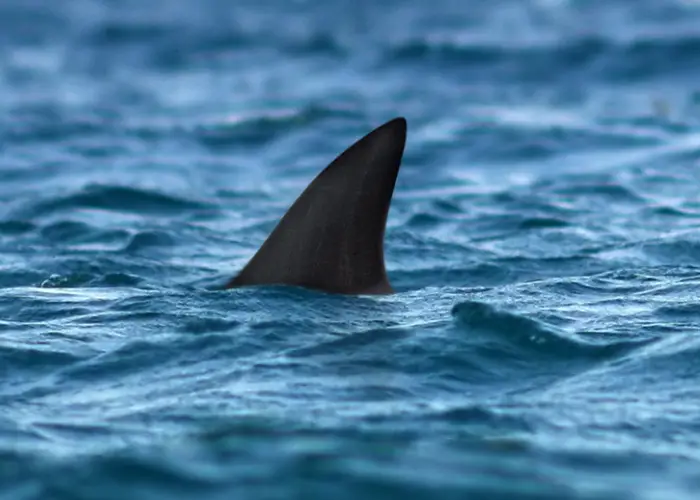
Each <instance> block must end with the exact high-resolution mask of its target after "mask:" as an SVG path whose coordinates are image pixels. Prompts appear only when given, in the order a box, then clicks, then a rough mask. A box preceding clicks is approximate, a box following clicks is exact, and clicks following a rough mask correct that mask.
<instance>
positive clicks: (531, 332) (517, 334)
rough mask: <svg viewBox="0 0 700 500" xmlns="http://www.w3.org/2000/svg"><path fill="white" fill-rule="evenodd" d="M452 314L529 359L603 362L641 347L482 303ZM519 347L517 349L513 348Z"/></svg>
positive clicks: (456, 308)
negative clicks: (590, 337) (586, 336)
mask: <svg viewBox="0 0 700 500" xmlns="http://www.w3.org/2000/svg"><path fill="white" fill-rule="evenodd" d="M452 315H453V316H454V318H455V319H456V321H457V322H458V324H460V325H461V326H463V327H466V328H468V329H469V331H470V333H471V332H482V333H484V334H486V335H488V338H489V339H491V340H493V341H496V342H497V345H500V348H497V349H502V352H503V354H505V353H506V352H511V353H520V355H522V356H525V359H526V358H528V357H532V356H533V355H534V357H535V358H542V357H545V358H550V359H553V360H558V361H561V362H564V363H566V362H571V361H575V360H586V361H602V360H606V359H609V358H611V357H615V356H619V355H621V354H624V353H626V352H628V351H629V350H630V349H632V348H635V347H637V345H638V344H637V343H635V342H628V341H618V342H614V341H611V342H607V343H594V342H589V341H584V340H583V339H582V338H580V337H579V338H577V336H574V335H571V334H568V333H565V332H564V331H562V330H561V329H560V328H558V327H555V326H553V325H549V324H546V323H544V322H542V321H539V320H536V319H533V318H530V317H527V316H524V315H521V314H517V313H515V312H508V311H503V310H501V309H498V308H496V307H494V306H492V305H489V304H485V303H482V302H473V301H468V302H461V303H459V304H456V305H455V306H454V307H453V309H452ZM513 349H515V350H513Z"/></svg>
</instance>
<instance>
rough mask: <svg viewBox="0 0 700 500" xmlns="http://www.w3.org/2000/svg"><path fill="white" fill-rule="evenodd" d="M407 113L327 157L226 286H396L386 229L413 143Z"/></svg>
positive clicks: (345, 289)
mask: <svg viewBox="0 0 700 500" xmlns="http://www.w3.org/2000/svg"><path fill="white" fill-rule="evenodd" d="M406 134H407V122H406V119H405V118H404V117H397V118H393V119H392V120H390V121H388V122H386V123H384V124H382V125H380V126H378V127H377V128H375V129H374V130H372V131H370V132H369V133H367V135H365V136H364V137H361V138H360V139H358V140H357V141H356V142H355V143H354V144H352V145H351V146H349V147H348V148H347V149H346V150H345V151H343V152H342V153H341V154H340V155H338V156H337V157H336V158H335V159H334V160H333V161H332V162H331V163H330V164H328V165H327V166H326V167H325V168H324V169H323V170H322V171H321V172H320V173H319V174H318V175H317V176H316V177H315V178H314V179H313V180H312V181H311V183H310V184H309V185H308V186H307V187H306V189H305V190H304V191H303V192H302V193H301V194H300V195H299V197H298V198H297V199H296V200H295V201H294V203H292V205H291V206H290V207H289V209H288V210H287V212H286V213H285V214H284V215H283V216H282V218H281V219H280V220H279V222H278V223H277V225H276V226H275V228H274V229H273V230H272V232H271V233H270V234H269V235H268V237H267V239H266V240H265V241H264V242H263V244H262V245H261V246H260V247H259V248H258V250H257V252H255V254H253V256H252V257H251V258H250V260H249V261H248V263H247V264H246V265H245V266H244V267H243V268H242V269H241V270H240V271H239V272H238V274H237V275H236V276H235V277H233V278H232V279H231V280H229V281H228V282H227V283H226V284H225V285H224V288H226V289H231V288H240V287H249V286H264V285H268V286H272V285H284V286H293V287H301V288H306V289H311V290H317V291H321V292H325V293H331V294H345V295H387V294H392V293H394V289H393V288H392V286H391V284H390V283H389V278H388V276H387V272H386V266H385V262H384V234H385V230H386V221H387V216H388V213H389V208H390V205H391V199H392V196H393V193H394V187H395V185H396V179H397V177H398V174H399V169H400V167H401V161H402V158H403V153H404V148H405V145H406Z"/></svg>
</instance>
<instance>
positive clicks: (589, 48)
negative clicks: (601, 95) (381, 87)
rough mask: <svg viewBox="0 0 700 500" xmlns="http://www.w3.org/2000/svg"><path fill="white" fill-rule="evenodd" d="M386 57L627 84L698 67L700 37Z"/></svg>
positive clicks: (400, 52) (407, 45) (403, 52)
mask: <svg viewBox="0 0 700 500" xmlns="http://www.w3.org/2000/svg"><path fill="white" fill-rule="evenodd" d="M388 54H389V58H390V59H391V60H396V61H400V62H408V63H410V62H416V61H419V62H424V61H426V60H434V61H436V62H441V63H451V64H455V63H458V64H459V68H460V69H469V68H472V69H474V70H478V71H480V72H484V71H486V70H488V69H495V70H500V71H504V72H508V73H514V74H518V75H519V76H521V77H525V76H528V77H530V78H533V79H542V78H549V76H550V75H551V74H552V72H553V71H554V72H556V73H557V75H558V77H559V78H562V77H564V76H567V75H571V74H575V72H578V71H584V70H586V71H588V72H591V71H592V72H596V73H599V74H600V75H601V76H603V77H606V78H609V79H614V80H617V79H623V78H624V79H625V81H629V79H630V78H645V79H646V78H650V77H652V76H653V75H654V74H655V73H656V74H660V73H668V72H669V71H678V70H683V71H685V68H686V67H688V66H693V65H694V66H695V67H698V66H699V65H700V59H699V57H700V56H699V54H700V37H694V36H684V37H679V38H667V39H659V38H656V39H648V38H642V37H639V38H636V39H633V40H631V41H629V42H622V41H615V40H613V39H610V38H603V37H588V38H581V39H577V40H571V41H566V42H561V43H559V44H556V45H534V46H533V45H530V46H512V45H496V44H477V43H472V44H463V43H459V42H457V41H449V40H448V41H443V42H438V43H436V42H431V41H428V40H412V41H408V42H404V43H402V44H400V45H397V46H394V47H392V48H391V49H390V50H389V53H388ZM514 76H515V75H514ZM489 77H490V76H489Z"/></svg>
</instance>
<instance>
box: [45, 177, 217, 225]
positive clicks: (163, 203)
mask: <svg viewBox="0 0 700 500" xmlns="http://www.w3.org/2000/svg"><path fill="white" fill-rule="evenodd" d="M84 208H91V209H99V210H107V211H114V212H126V213H140V214H149V215H166V216H167V215H178V214H181V213H183V212H188V211H193V210H200V209H206V208H210V205H209V204H206V203H203V202H200V201H195V200H188V199H186V198H183V197H179V196H171V195H167V194H163V193H160V192H158V191H153V190H148V189H139V188H134V187H124V186H114V185H99V184H90V185H88V186H86V187H84V188H83V189H81V191H80V192H78V193H75V194H72V195H69V196H65V197H61V198H55V199H51V200H46V201H42V202H39V203H38V204H36V205H35V206H34V207H33V208H32V210H31V213H32V215H33V216H35V217H37V216H46V215H49V214H53V213H56V212H62V211H70V210H79V209H84Z"/></svg>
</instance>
